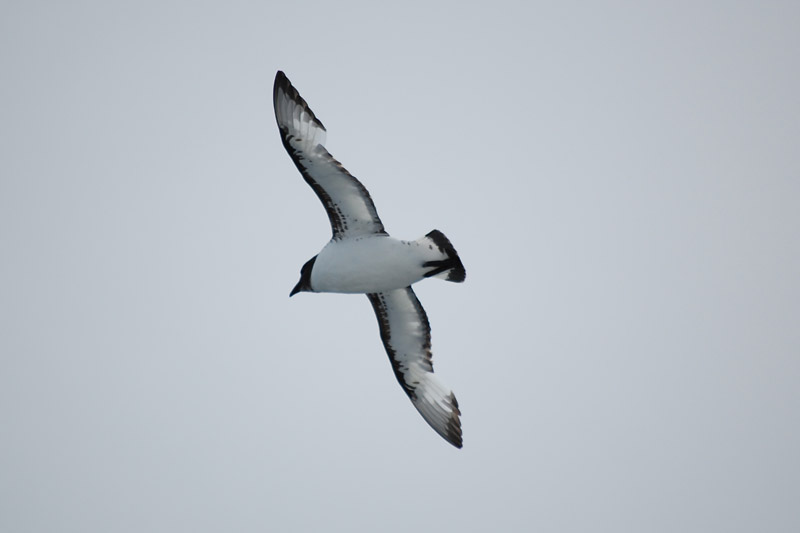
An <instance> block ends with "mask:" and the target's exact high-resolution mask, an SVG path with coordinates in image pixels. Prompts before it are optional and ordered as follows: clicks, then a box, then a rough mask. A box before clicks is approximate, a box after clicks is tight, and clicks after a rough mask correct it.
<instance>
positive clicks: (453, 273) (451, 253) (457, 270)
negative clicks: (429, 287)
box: [420, 229, 467, 283]
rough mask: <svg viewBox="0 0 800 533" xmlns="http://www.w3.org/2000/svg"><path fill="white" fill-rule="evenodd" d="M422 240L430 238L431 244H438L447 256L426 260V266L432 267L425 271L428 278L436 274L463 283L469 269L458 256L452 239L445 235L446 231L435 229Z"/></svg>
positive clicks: (438, 276)
mask: <svg viewBox="0 0 800 533" xmlns="http://www.w3.org/2000/svg"><path fill="white" fill-rule="evenodd" d="M420 240H428V241H429V243H430V244H431V245H433V246H436V247H437V248H438V249H439V251H440V252H442V253H443V254H444V255H445V256H446V257H445V259H440V260H436V261H426V262H425V263H424V265H423V266H424V267H426V268H430V270H428V271H427V272H426V273H425V277H426V278H430V277H431V276H435V277H437V278H442V279H444V280H447V281H454V282H456V283H461V282H462V281H464V279H466V277H467V271H466V270H465V269H464V265H463V264H462V263H461V259H460V258H459V257H458V252H456V249H455V248H453V245H452V244H450V240H449V239H448V238H447V237H445V236H444V233H442V232H441V231H439V230H438V229H435V230H433V231H432V232H430V233H428V234H427V235H425V237H423V238H422V239H420Z"/></svg>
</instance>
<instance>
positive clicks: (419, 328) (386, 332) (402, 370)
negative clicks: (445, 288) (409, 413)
mask: <svg viewBox="0 0 800 533" xmlns="http://www.w3.org/2000/svg"><path fill="white" fill-rule="evenodd" d="M367 297H368V298H369V301H370V302H371V303H372V307H373V308H374V309H375V315H376V316H377V317H378V326H379V327H380V331H381V339H382V340H383V345H384V347H385V348H386V353H387V354H389V359H390V360H391V362H392V368H393V369H394V375H395V376H396V377H397V381H399V382H400V385H401V386H402V387H403V390H405V391H406V394H408V397H409V398H410V399H411V403H413V404H414V407H416V408H417V411H419V413H420V414H421V415H422V418H424V419H425V421H426V422H427V423H428V424H430V426H431V427H432V428H433V429H434V430H436V433H438V434H439V435H441V436H442V437H444V438H445V440H447V441H448V442H449V443H450V444H452V445H453V446H455V447H456V448H461V445H462V440H461V420H460V419H459V416H460V415H461V411H459V410H458V402H457V401H456V397H455V395H454V394H453V392H452V391H451V390H450V389H448V388H447V387H445V386H444V385H443V384H442V383H441V382H440V381H439V380H438V379H436V377H435V376H434V375H433V360H432V355H431V326H430V323H429V322H428V316H427V315H426V314H425V309H423V308H422V304H420V303H419V300H418V299H417V296H416V295H415V294H414V291H413V290H412V289H411V287H406V288H405V289H396V290H392V291H385V292H377V293H371V294H367Z"/></svg>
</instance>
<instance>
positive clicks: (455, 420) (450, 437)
mask: <svg viewBox="0 0 800 533" xmlns="http://www.w3.org/2000/svg"><path fill="white" fill-rule="evenodd" d="M450 406H451V407H452V409H453V416H451V417H450V420H449V421H448V423H447V436H446V437H445V438H446V439H447V442H449V443H450V444H452V445H453V446H455V447H456V448H458V449H461V448H462V447H463V446H464V440H463V439H462V436H461V418H460V417H461V411H460V410H459V409H458V400H456V395H455V394H453V393H452V392H451V393H450Z"/></svg>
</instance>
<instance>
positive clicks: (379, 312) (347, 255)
mask: <svg viewBox="0 0 800 533" xmlns="http://www.w3.org/2000/svg"><path fill="white" fill-rule="evenodd" d="M273 104H274V106H275V118H276V119H277V121H278V128H279V130H280V135H281V140H282V141H283V146H284V147H285V148H286V151H287V152H289V156H290V157H291V158H292V161H294V164H295V166H297V169H298V170H299V171H300V174H302V176H303V178H304V179H305V181H306V183H308V184H309V185H310V186H311V188H312V189H313V190H314V192H315V193H316V195H317V196H318V197H319V199H320V200H321V201H322V205H323V206H324V207H325V211H326V212H327V213H328V218H329V219H330V223H331V228H332V230H333V237H332V238H331V240H330V241H329V242H328V244H326V245H325V246H324V247H323V248H322V250H321V251H320V252H319V253H318V254H317V255H315V256H314V257H312V258H311V259H309V260H308V261H307V262H306V263H305V264H304V265H303V267H302V269H301V270H300V281H299V282H298V283H297V285H296V286H295V287H294V289H292V291H291V293H290V294H289V296H293V295H295V294H297V293H298V292H338V293H350V294H354V293H355V294H366V295H367V298H369V301H370V303H371V304H372V307H373V309H374V310H375V315H376V316H377V318H378V327H379V329H380V334H381V340H382V341H383V345H384V347H385V348H386V353H387V354H388V355H389V360H390V361H391V363H392V369H393V370H394V374H395V376H396V377H397V381H399V382H400V385H401V386H402V387H403V390H404V391H405V392H406V394H407V395H408V397H409V398H410V399H411V403H413V404H414V407H416V408H417V411H419V413H420V414H421V415H422V417H423V418H424V419H425V421H426V422H427V423H428V424H430V426H431V427H432V428H433V429H434V430H435V431H436V432H437V433H438V434H439V435H441V436H442V437H443V438H444V439H445V440H447V441H448V442H449V443H450V444H452V445H453V446H455V447H457V448H461V446H462V439H461V420H460V419H459V416H460V415H461V412H460V411H459V410H458V402H457V401H456V397H455V395H454V394H453V392H452V391H451V390H450V389H449V388H447V387H446V386H444V385H443V384H442V383H441V382H440V381H439V380H438V379H437V378H436V377H435V376H434V374H433V360H432V354H431V327H430V323H429V322H428V316H427V315H426V313H425V310H424V309H423V308H422V304H420V303H419V300H418V299H417V296H416V295H415V294H414V290H413V289H412V288H411V285H412V284H414V283H416V282H418V281H420V280H422V279H425V278H430V277H437V278H441V279H445V280H447V281H453V282H458V283H460V282H462V281H464V279H465V277H466V271H465V270H464V265H463V264H462V263H461V259H459V257H458V253H456V250H455V248H453V245H452V244H450V241H449V240H448V239H447V237H445V236H444V234H443V233H442V232H440V231H439V230H433V231H431V232H430V233H428V234H427V235H425V236H424V237H421V238H419V239H417V240H413V241H403V240H400V239H395V238H393V237H390V236H389V234H388V233H387V232H386V230H385V229H384V227H383V223H382V222H381V219H380V218H379V217H378V212H377V211H376V209H375V204H374V203H373V202H372V198H371V197H370V195H369V192H368V191H367V189H366V188H365V187H364V185H362V184H361V182H360V181H358V180H357V179H356V178H355V177H354V176H353V175H352V174H350V173H349V172H348V171H347V170H345V168H344V167H343V166H342V164H341V163H339V161H337V160H336V159H334V158H333V156H331V154H330V153H329V152H328V150H327V149H326V148H325V135H326V130H325V126H323V125H322V122H320V121H319V119H317V117H316V116H315V115H314V112H313V111H311V109H310V108H309V107H308V104H307V103H306V101H305V100H304V99H303V98H302V97H301V96H300V94H299V93H298V92H297V89H295V88H294V86H293V85H292V84H291V82H290V81H289V79H288V78H287V77H286V75H285V74H284V73H283V72H281V71H278V73H277V75H276V76H275V86H274V89H273Z"/></svg>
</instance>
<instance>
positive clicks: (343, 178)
mask: <svg viewBox="0 0 800 533" xmlns="http://www.w3.org/2000/svg"><path fill="white" fill-rule="evenodd" d="M272 98H273V104H274V106H275V118H276V119H277V120H278V128H279V129H280V133H281V139H282V140H283V146H284V147H285V148H286V151H287V152H289V155H290V156H291V158H292V161H294V164H295V165H296V166H297V169H298V170H299V171H300V173H301V174H302V175H303V178H305V180H306V182H307V183H308V184H309V185H311V188H312V189H314V192H315V193H317V196H319V199H320V200H321V201H322V205H324V206H325V211H327V212H328V218H329V219H330V221H331V228H332V229H333V238H334V239H341V238H342V237H345V236H348V237H349V236H354V235H366V234H376V233H377V234H383V235H385V234H386V231H385V230H384V229H383V223H381V219H380V218H379V217H378V212H377V211H376V210H375V204H373V203H372V198H370V195H369V192H368V191H367V189H366V188H365V187H364V186H363V185H362V184H361V182H360V181H358V180H357V179H356V178H355V177H354V176H353V175H352V174H350V173H349V172H348V171H347V170H345V168H344V167H343V166H342V164H341V163H339V162H338V161H337V160H336V159H334V158H333V156H332V155H331V154H330V153H328V150H326V149H325V126H323V125H322V122H320V121H319V120H318V119H317V117H316V116H314V112H313V111H311V109H309V107H308V104H307V103H306V101H305V100H303V98H302V97H301V96H300V94H299V93H298V92H297V89H295V88H294V86H293V85H292V83H291V82H290V81H289V79H288V78H287V77H286V75H285V74H284V73H283V72H281V71H278V74H277V75H276V76H275V87H274V89H273V93H272Z"/></svg>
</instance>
